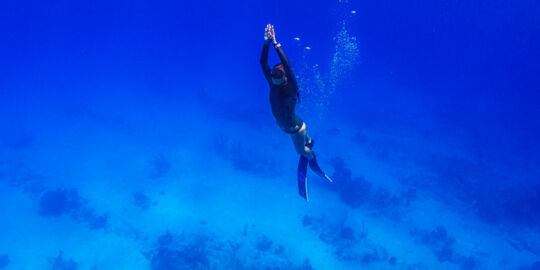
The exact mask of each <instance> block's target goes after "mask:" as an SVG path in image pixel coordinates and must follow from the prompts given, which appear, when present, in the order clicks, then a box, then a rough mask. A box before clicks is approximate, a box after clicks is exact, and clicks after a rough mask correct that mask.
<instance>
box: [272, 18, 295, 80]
mask: <svg viewBox="0 0 540 270" xmlns="http://www.w3.org/2000/svg"><path fill="white" fill-rule="evenodd" d="M270 37H271V39H272V41H273V42H274V47H275V48H276V51H277V53H278V55H279V59H280V60H281V63H282V64H283V65H284V66H285V72H286V73H287V79H288V80H289V82H291V83H294V84H296V77H295V76H294V72H293V71H292V67H291V63H290V62H289V59H287V56H286V55H285V53H284V52H283V49H281V44H279V43H278V42H277V40H276V31H275V30H274V26H270Z"/></svg>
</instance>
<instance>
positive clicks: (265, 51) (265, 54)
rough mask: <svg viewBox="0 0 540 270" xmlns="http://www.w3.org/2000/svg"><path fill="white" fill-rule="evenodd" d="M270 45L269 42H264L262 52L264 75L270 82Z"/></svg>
mask: <svg viewBox="0 0 540 270" xmlns="http://www.w3.org/2000/svg"><path fill="white" fill-rule="evenodd" d="M269 47H270V44H269V43H266V42H265V43H264V46H263V50H262V53H261V67H262V70H263V73H264V77H265V78H266V80H267V81H269V82H270V76H271V74H270V66H269V65H268V48H269Z"/></svg>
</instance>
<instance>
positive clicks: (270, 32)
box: [264, 24, 277, 44]
mask: <svg viewBox="0 0 540 270" xmlns="http://www.w3.org/2000/svg"><path fill="white" fill-rule="evenodd" d="M270 41H273V42H274V44H276V43H277V41H276V32H275V31H274V26H273V25H271V24H267V25H266V29H265V30H264V42H270Z"/></svg>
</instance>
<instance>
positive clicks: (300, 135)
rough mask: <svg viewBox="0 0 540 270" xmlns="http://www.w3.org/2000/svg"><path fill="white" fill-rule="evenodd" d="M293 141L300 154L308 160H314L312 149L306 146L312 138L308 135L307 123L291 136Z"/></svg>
mask: <svg viewBox="0 0 540 270" xmlns="http://www.w3.org/2000/svg"><path fill="white" fill-rule="evenodd" d="M291 139H292V141H293V144H294V148H295V149H296V152H297V153H298V154H300V155H303V156H305V157H306V158H307V159H308V160H311V159H313V153H312V152H311V149H309V147H307V146H306V141H307V139H310V138H309V136H308V135H307V131H306V124H305V123H302V127H301V128H300V129H299V130H298V132H296V133H294V134H291Z"/></svg>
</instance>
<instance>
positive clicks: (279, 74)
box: [272, 63, 287, 85]
mask: <svg viewBox="0 0 540 270" xmlns="http://www.w3.org/2000/svg"><path fill="white" fill-rule="evenodd" d="M286 81H287V77H286V76H285V66H283V64H281V63H280V64H277V65H275V66H274V68H272V83H273V84H275V85H280V84H283V83H284V82H286Z"/></svg>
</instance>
